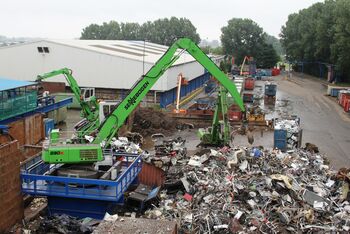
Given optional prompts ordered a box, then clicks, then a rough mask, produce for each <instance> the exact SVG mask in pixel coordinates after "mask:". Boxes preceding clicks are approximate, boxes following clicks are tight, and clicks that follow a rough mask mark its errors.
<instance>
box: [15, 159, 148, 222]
mask: <svg viewBox="0 0 350 234" xmlns="http://www.w3.org/2000/svg"><path fill="white" fill-rule="evenodd" d="M115 155H118V156H119V157H120V156H122V157H123V161H122V164H121V165H122V168H123V169H122V172H121V174H120V175H119V176H118V177H117V178H116V180H100V179H83V178H74V177H60V176H52V175H50V171H53V170H55V169H57V168H58V167H60V166H61V165H58V164H47V163H44V162H43V161H42V160H41V155H39V156H37V157H35V158H32V159H30V160H27V161H26V162H25V163H24V164H22V166H21V180H22V192H23V193H24V194H30V195H33V196H46V197H47V199H48V209H49V214H50V215H52V214H68V215H71V216H75V217H80V218H85V217H91V218H96V219H102V218H103V217H104V215H105V213H106V212H109V211H111V210H112V209H113V208H114V207H115V206H116V205H117V204H119V205H120V204H123V203H124V193H125V192H126V191H127V190H128V188H129V186H131V185H135V184H137V183H138V180H137V176H138V174H139V173H140V171H141V167H142V161H141V155H138V154H128V153H115Z"/></svg>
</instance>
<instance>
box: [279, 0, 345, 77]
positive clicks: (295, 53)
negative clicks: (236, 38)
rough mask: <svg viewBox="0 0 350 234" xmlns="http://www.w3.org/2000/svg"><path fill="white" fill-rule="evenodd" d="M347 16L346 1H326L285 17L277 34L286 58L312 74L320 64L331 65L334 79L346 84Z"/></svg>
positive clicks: (314, 73) (316, 72) (315, 72)
mask: <svg viewBox="0 0 350 234" xmlns="http://www.w3.org/2000/svg"><path fill="white" fill-rule="evenodd" d="M349 17H350V1H349V0H326V1H325V2H323V3H316V4H314V5H312V6H311V7H309V8H306V9H303V10H301V11H299V12H298V13H295V14H291V15H289V17H288V21H287V22H286V24H285V25H284V26H283V27H282V30H281V34H280V36H281V42H282V45H283V47H284V48H285V50H286V55H287V59H288V60H289V61H291V62H294V63H295V64H296V63H297V62H304V63H305V65H304V72H307V73H309V74H312V75H317V74H318V69H320V67H319V66H320V64H322V65H327V64H332V65H334V66H335V71H336V74H337V76H339V77H341V78H342V79H343V80H344V81H345V80H346V81H350V66H349V64H350V53H349V51H350V27H349V25H350V24H349ZM295 67H296V68H298V67H297V66H295Z"/></svg>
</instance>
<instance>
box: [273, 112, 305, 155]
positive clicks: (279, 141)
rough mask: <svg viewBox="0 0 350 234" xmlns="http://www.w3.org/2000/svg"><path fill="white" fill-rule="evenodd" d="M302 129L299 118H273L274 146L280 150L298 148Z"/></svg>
mask: <svg viewBox="0 0 350 234" xmlns="http://www.w3.org/2000/svg"><path fill="white" fill-rule="evenodd" d="M301 140H302V129H301V127H300V118H298V117H296V116H292V117H291V118H288V119H275V130H274V147H275V148H278V149H280V150H282V151H287V150H291V149H296V148H300V146H301Z"/></svg>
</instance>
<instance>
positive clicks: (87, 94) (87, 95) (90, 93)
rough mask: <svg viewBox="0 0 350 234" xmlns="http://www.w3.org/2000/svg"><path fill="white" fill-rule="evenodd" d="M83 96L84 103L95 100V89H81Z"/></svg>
mask: <svg viewBox="0 0 350 234" xmlns="http://www.w3.org/2000/svg"><path fill="white" fill-rule="evenodd" d="M80 90H81V95H80V97H82V98H83V101H85V102H89V101H91V100H92V99H93V98H95V88H80Z"/></svg>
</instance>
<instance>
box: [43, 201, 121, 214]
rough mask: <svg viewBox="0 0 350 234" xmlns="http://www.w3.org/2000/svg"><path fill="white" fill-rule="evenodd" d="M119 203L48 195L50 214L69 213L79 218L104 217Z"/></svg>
mask: <svg viewBox="0 0 350 234" xmlns="http://www.w3.org/2000/svg"><path fill="white" fill-rule="evenodd" d="M121 200H122V202H123V201H124V198H123V197H122V199H121ZM122 202H121V203H122ZM117 204H120V203H117V202H110V201H102V200H89V199H77V198H67V197H51V196H50V197H48V212H49V215H53V214H67V215H70V216H74V217H79V218H86V217H90V218H94V219H103V217H104V215H105V213H106V212H112V210H113V209H114V207H115V206H116V205H117Z"/></svg>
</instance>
